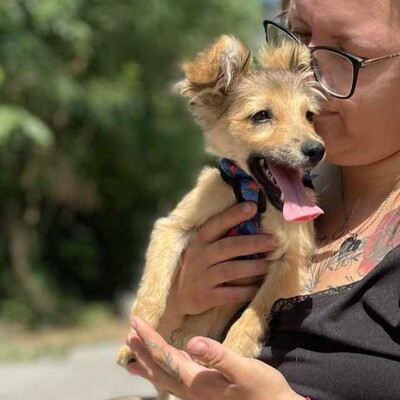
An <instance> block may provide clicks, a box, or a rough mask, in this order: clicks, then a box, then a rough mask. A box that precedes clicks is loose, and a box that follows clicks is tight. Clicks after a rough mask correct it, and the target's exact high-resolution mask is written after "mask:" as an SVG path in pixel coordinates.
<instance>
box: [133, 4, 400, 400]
mask: <svg viewBox="0 0 400 400" xmlns="http://www.w3.org/2000/svg"><path fill="white" fill-rule="evenodd" d="M284 3H285V5H286V6H287V7H288V10H287V11H288V12H287V16H288V22H289V26H290V29H291V31H292V32H294V34H295V35H296V36H298V37H300V38H301V40H302V41H303V42H305V43H306V44H307V45H308V46H309V47H310V48H311V51H312V52H313V59H314V66H315V68H316V73H317V78H318V80H319V82H320V83H321V85H322V86H323V87H324V89H325V90H326V92H327V93H328V95H327V98H328V100H327V102H326V103H325V104H324V107H323V112H322V113H321V115H320V116H318V117H316V118H315V127H316V129H317V131H318V133H319V134H320V135H321V136H322V138H323V139H324V141H325V144H326V148H327V161H328V162H329V163H331V164H332V165H335V166H336V173H335V170H333V172H332V175H331V176H330V177H329V180H326V182H329V185H325V186H324V183H323V182H322V184H321V182H318V181H317V183H319V188H317V190H318V192H319V195H320V203H321V204H322V208H323V209H324V210H325V215H324V216H323V217H322V218H320V219H319V220H318V224H317V231H318V237H319V246H318V250H317V253H316V255H315V259H314V263H313V265H312V272H313V274H312V281H311V282H310V283H309V285H308V287H307V288H306V289H307V290H308V291H309V293H310V295H308V296H297V297H294V298H291V299H282V300H278V301H277V302H276V303H275V304H274V307H273V311H274V313H273V319H272V321H271V336H270V337H269V339H268V340H267V341H266V344H265V347H264V348H263V351H262V354H261V356H260V360H250V359H245V358H242V357H239V356H237V355H235V354H233V353H231V352H229V351H228V350H226V349H224V348H223V347H222V346H221V345H220V344H218V343H216V342H214V341H212V340H210V339H207V338H194V339H192V340H191V341H190V342H189V343H188V346H187V352H183V351H178V350H176V349H174V348H173V347H172V346H169V345H167V344H166V342H165V341H164V340H163V339H162V338H161V336H160V335H158V334H157V333H156V332H154V331H153V330H152V329H151V328H150V327H148V326H147V325H146V324H145V323H144V322H143V321H141V320H139V319H137V318H136V319H134V320H133V321H132V324H133V326H134V327H136V332H137V334H133V335H131V336H130V337H129V338H128V343H129V344H130V346H131V347H132V348H133V350H134V352H135V353H136V354H137V357H138V360H139V361H138V362H136V363H134V364H131V365H130V366H129V367H128V369H129V370H130V371H131V372H132V373H136V374H138V375H141V376H143V377H145V378H147V379H149V380H150V381H152V382H153V383H154V384H155V385H156V386H159V387H161V388H163V389H165V390H168V391H170V392H172V393H174V394H175V395H176V396H178V397H181V398H183V399H195V400H197V399H210V400H213V399H218V400H220V399H225V398H226V399H233V400H234V399H240V400H261V399H262V400H269V399H271V400H272V399H274V400H277V399H279V400H295V399H303V398H304V397H303V396H310V397H311V398H313V399H315V400H328V399H329V400H333V399H341V400H344V399H346V400H348V399H364V400H369V399H377V398H382V399H383V398H384V399H386V400H387V399H398V398H399V397H400V395H399V389H400V380H399V379H398V377H399V376H400V351H399V347H400V346H399V344H400V310H399V304H400V265H399V264H400V247H399V246H398V244H399V242H400V228H399V226H400V207H399V206H400V196H399V188H398V184H397V182H398V178H399V171H400V112H399V109H398V107H399V105H398V103H397V99H398V96H399V93H400V57H398V56H399V54H398V53H399V52H400V1H398V0H353V1H348V0H335V1H331V0H292V1H291V2H288V1H285V2H284ZM316 46H327V47H329V48H328V49H326V48H325V49H321V48H318V47H316ZM313 48H314V49H313ZM323 50H325V51H323ZM342 51H344V52H346V53H350V54H351V55H354V56H356V57H352V56H348V55H346V54H344V53H342ZM357 57H359V58H362V59H374V61H367V62H363V61H362V60H360V59H358V58H357ZM381 57H382V59H381ZM375 59H378V60H375ZM348 63H350V64H348ZM358 68H360V70H359V71H358V72H359V73H358V77H357V76H356V72H357V70H358ZM349 74H350V75H349ZM343 77H346V78H347V81H343ZM352 89H354V92H353V93H352ZM324 176H325V177H326V176H327V175H326V174H325V175H324ZM255 211H256V207H255V205H254V204H251V203H248V204H245V205H243V204H240V205H236V206H234V207H232V208H231V209H229V210H226V211H225V212H223V213H221V214H219V215H216V216H215V217H214V218H212V219H211V220H210V221H208V222H206V223H205V224H204V226H203V227H202V229H201V230H200V231H199V233H198V235H197V237H196V239H195V240H194V241H193V243H192V244H191V246H190V247H189V248H188V249H187V250H186V252H185V254H184V257H183V260H182V268H181V271H180V273H179V275H178V277H177V279H176V281H175V285H174V288H173V290H172V291H171V295H170V298H169V305H168V307H167V311H166V313H165V315H164V317H163V321H162V323H161V326H160V329H161V330H162V333H163V335H171V334H173V331H174V330H175V329H178V328H179V326H180V324H181V321H182V320H183V318H184V316H185V315H187V314H197V313H201V312H203V311H205V310H207V309H209V308H211V307H214V306H216V305H219V304H222V303H229V302H232V303H241V302H246V301H250V300H251V299H252V297H253V296H254V294H255V292H256V290H257V285H258V281H259V279H260V277H261V278H262V276H263V275H265V274H266V273H267V270H268V266H266V265H265V264H264V263H263V262H262V261H261V260H242V261H229V260H230V259H232V258H234V257H236V256H237V255H238V253H240V254H242V255H246V254H251V253H259V252H263V251H271V250H273V249H274V243H273V241H272V240H266V235H254V236H250V237H246V236H242V237H233V238H232V237H231V238H223V235H224V234H225V232H226V231H227V230H228V229H229V228H231V227H233V226H235V225H237V224H238V223H239V222H242V221H244V220H247V219H249V217H250V216H251V215H252V214H253V213H255ZM267 239H273V238H267ZM221 252H223V254H224V256H225V257H224V258H225V260H226V261H225V262H223V263H219V264H214V263H213V262H212V260H213V257H215V255H216V254H217V253H218V254H221ZM250 276H251V277H253V278H254V279H253V280H252V284H250V285H248V286H243V287H238V286H234V285H232V281H234V280H235V279H239V278H243V277H250ZM230 282H231V284H230ZM223 283H224V285H223V286H222V287H221V284H223ZM193 359H196V360H198V361H200V362H201V363H203V364H204V363H205V364H207V365H209V366H210V367H211V369H207V368H205V367H203V366H202V365H201V364H200V363H196V362H195V361H193Z"/></svg>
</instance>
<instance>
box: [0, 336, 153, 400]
mask: <svg viewBox="0 0 400 400" xmlns="http://www.w3.org/2000/svg"><path fill="white" fill-rule="evenodd" d="M119 347H120V343H102V344H97V345H91V346H82V347H77V348H75V349H74V350H73V351H72V352H71V353H70V355H69V356H68V357H67V358H66V359H63V360H62V361H55V360H53V359H40V360H38V361H35V362H29V363H14V364H12V363H11V364H10V363H7V364H0V400H109V399H116V398H119V397H124V396H132V395H136V396H141V397H144V398H150V397H152V396H155V395H156V391H155V389H154V388H153V387H152V386H151V385H150V383H149V382H147V381H145V380H143V379H141V378H140V377H136V376H132V375H129V374H128V373H127V372H126V371H124V370H123V369H122V368H121V367H119V366H118V365H117V364H116V363H115V355H116V353H117V350H118V348H119ZM128 399H129V397H128V398H127V399H126V400H128ZM121 400H122V399H121Z"/></svg>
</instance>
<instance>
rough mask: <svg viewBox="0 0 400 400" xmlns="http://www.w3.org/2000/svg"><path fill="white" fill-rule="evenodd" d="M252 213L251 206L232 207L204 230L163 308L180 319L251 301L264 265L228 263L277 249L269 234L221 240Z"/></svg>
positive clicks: (185, 256) (188, 251) (264, 271)
mask: <svg viewBox="0 0 400 400" xmlns="http://www.w3.org/2000/svg"><path fill="white" fill-rule="evenodd" d="M256 211H257V205H256V204H255V203H252V202H245V203H240V204H236V205H234V206H233V207H231V208H229V209H227V210H224V211H222V212H220V213H218V214H216V215H214V216H213V217H212V218H210V219H209V220H208V221H207V222H205V223H204V224H203V225H202V227H201V228H200V229H199V231H198V233H197V234H196V235H195V237H194V239H193V240H192V242H191V243H190V245H189V247H188V248H187V249H186V251H185V252H184V254H183V257H182V260H181V268H180V270H179V273H178V275H177V278H176V280H175V282H174V284H173V286H172V288H171V291H170V295H169V298H168V307H167V308H172V309H174V310H175V313H177V314H180V315H190V314H200V313H202V312H204V311H207V310H209V309H211V308H213V307H216V306H220V305H228V304H236V303H246V302H249V301H251V300H252V299H253V298H254V296H255V294H256V292H257V290H258V289H259V286H260V283H261V282H262V281H263V279H264V277H265V275H266V274H267V271H268V265H267V262H266V261H265V260H264V259H259V260H232V259H233V258H235V257H238V256H244V255H249V254H256V253H262V252H270V251H273V250H275V249H276V247H277V245H276V243H275V241H274V239H273V237H272V236H271V235H267V234H257V235H248V236H234V237H224V236H225V235H226V233H227V232H228V231H229V229H231V228H233V227H234V226H236V225H238V224H240V223H241V222H243V221H247V220H249V219H250V218H252V217H253V216H254V214H255V213H256ZM238 280H242V281H241V282H239V281H238ZM235 281H236V282H235Z"/></svg>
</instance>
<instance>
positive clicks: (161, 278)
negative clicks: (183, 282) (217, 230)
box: [118, 168, 235, 366]
mask: <svg viewBox="0 0 400 400" xmlns="http://www.w3.org/2000/svg"><path fill="white" fill-rule="evenodd" d="M234 202H235V198H234V195H233V193H232V190H231V188H230V187H229V186H228V185H227V184H226V183H225V182H223V181H222V179H221V177H220V173H219V171H218V170H216V169H210V168H205V169H204V170H203V172H202V174H201V175H200V177H199V179H198V183H197V186H196V187H195V189H194V190H192V191H191V192H190V193H189V194H188V195H187V196H186V197H185V198H184V199H183V200H182V201H181V202H180V203H179V204H178V206H177V208H176V209H175V210H174V211H173V212H172V213H171V214H170V215H169V216H168V218H162V219H160V220H158V221H157V223H156V225H155V229H154V230H153V233H152V235H151V241H150V245H149V248H148V251H147V254H146V265H145V268H144V273H143V276H142V280H141V283H140V287H139V290H138V292H137V297H136V301H135V304H134V306H133V308H132V312H131V315H132V316H134V315H136V316H140V317H141V318H143V319H144V320H146V321H147V323H149V324H150V325H151V326H152V327H153V328H155V329H156V328H157V326H158V324H159V321H160V318H161V316H162V315H163V313H164V311H165V306H166V302H167V297H168V294H169V290H170V287H171V286H172V283H173V281H174V279H175V276H176V273H177V272H178V268H179V261H180V258H181V256H182V253H183V251H184V249H185V248H186V247H187V244H188V242H189V241H190V239H191V237H192V234H193V232H194V229H195V228H197V227H199V226H201V225H202V224H203V223H204V222H205V221H206V220H207V219H209V218H210V217H211V216H213V215H215V214H216V213H218V212H220V211H222V210H224V209H226V208H227V207H229V206H230V205H232V204H234ZM205 323H207V322H205ZM166 339H167V340H168V341H169V340H170V338H166ZM133 359H134V355H133V354H132V353H131V351H130V349H129V348H128V347H127V346H124V347H123V348H122V349H121V350H120V352H119V354H118V363H119V364H121V365H122V366H126V365H127V364H128V363H129V361H131V360H133Z"/></svg>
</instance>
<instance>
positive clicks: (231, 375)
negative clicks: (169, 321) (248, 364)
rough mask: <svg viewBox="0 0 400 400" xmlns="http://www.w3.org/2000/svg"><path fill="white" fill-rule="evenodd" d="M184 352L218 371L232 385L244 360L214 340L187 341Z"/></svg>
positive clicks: (194, 339)
mask: <svg viewBox="0 0 400 400" xmlns="http://www.w3.org/2000/svg"><path fill="white" fill-rule="evenodd" d="M186 351H187V352H188V353H189V354H190V355H192V356H193V357H194V358H196V359H198V360H199V361H201V362H203V363H205V364H206V365H207V366H208V367H210V368H214V369H216V370H217V371H220V372H221V373H222V374H223V375H224V376H225V377H226V378H227V379H228V380H229V381H230V382H232V383H234V382H235V381H236V379H237V375H238V374H240V371H241V370H242V368H243V362H244V361H245V360H246V359H245V358H243V357H240V356H239V355H237V354H236V353H234V352H233V351H231V350H229V349H227V348H225V347H224V346H222V344H221V343H218V342H216V341H215V340H212V339H208V338H204V337H194V338H192V339H190V340H189V342H188V344H187V346H186Z"/></svg>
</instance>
